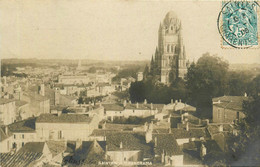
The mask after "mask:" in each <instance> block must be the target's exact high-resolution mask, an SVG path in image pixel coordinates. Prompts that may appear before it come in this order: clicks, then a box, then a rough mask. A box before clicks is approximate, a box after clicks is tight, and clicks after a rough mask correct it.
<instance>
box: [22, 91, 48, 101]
mask: <svg viewBox="0 0 260 167" xmlns="http://www.w3.org/2000/svg"><path fill="white" fill-rule="evenodd" d="M24 95H25V96H28V97H29V98H30V99H31V100H34V101H46V100H49V98H48V97H46V96H42V95H39V94H38V93H36V92H26V93H24Z"/></svg>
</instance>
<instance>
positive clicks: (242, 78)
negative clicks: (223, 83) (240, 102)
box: [228, 72, 252, 96]
mask: <svg viewBox="0 0 260 167" xmlns="http://www.w3.org/2000/svg"><path fill="white" fill-rule="evenodd" d="M251 78H252V76H251V75H250V74H247V73H245V72H229V74H228V94H229V95H231V96H243V95H244V94H245V93H246V92H247V90H248V86H249V83H250V81H251Z"/></svg>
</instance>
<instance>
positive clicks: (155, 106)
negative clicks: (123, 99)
mask: <svg viewBox="0 0 260 167" xmlns="http://www.w3.org/2000/svg"><path fill="white" fill-rule="evenodd" d="M151 106H152V107H151ZM163 106H164V104H152V105H151V104H143V103H139V104H138V108H137V104H129V103H127V104H126V107H125V108H126V109H136V110H150V109H151V108H153V110H155V109H158V110H162V108H163Z"/></svg>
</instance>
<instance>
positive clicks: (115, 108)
mask: <svg viewBox="0 0 260 167" xmlns="http://www.w3.org/2000/svg"><path fill="white" fill-rule="evenodd" d="M102 106H104V108H105V110H106V111H123V110H124V107H123V105H121V104H102Z"/></svg>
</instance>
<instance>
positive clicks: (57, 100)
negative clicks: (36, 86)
mask: <svg viewBox="0 0 260 167" xmlns="http://www.w3.org/2000/svg"><path fill="white" fill-rule="evenodd" d="M59 104H60V94H59V93H58V90H57V89H56V90H55V92H54V105H59Z"/></svg>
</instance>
